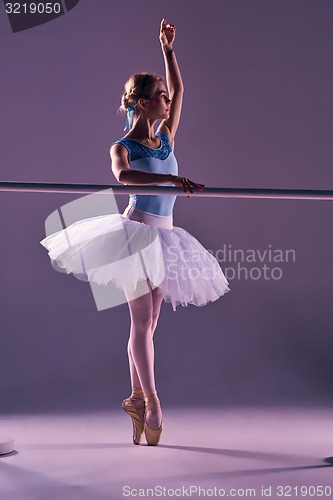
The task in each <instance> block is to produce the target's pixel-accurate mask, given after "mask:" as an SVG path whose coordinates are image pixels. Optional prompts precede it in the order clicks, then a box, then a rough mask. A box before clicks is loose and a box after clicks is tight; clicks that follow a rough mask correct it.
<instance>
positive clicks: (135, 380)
mask: <svg viewBox="0 0 333 500" xmlns="http://www.w3.org/2000/svg"><path fill="white" fill-rule="evenodd" d="M152 298H153V318H152V335H153V336H154V333H155V330H156V327H157V322H158V318H159V315H160V311H161V305H162V301H163V295H161V294H159V293H157V288H154V290H152ZM127 354H128V361H129V368H130V377H131V384H132V387H137V388H141V389H142V387H141V383H140V379H139V376H138V372H137V370H136V366H135V363H134V359H133V355H132V351H131V343H130V338H129V339H128V344H127Z"/></svg>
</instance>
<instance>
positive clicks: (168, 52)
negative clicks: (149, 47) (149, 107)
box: [158, 17, 184, 148]
mask: <svg viewBox="0 0 333 500" xmlns="http://www.w3.org/2000/svg"><path fill="white" fill-rule="evenodd" d="M175 36H176V27H175V26H174V25H173V24H166V17H164V18H163V19H162V21H161V28H160V42H161V47H162V52H163V56H164V63H165V73H166V83H167V87H168V92H169V97H170V99H171V101H172V102H171V104H170V115H169V117H168V118H167V119H164V120H162V122H161V124H160V126H159V127H158V130H160V131H161V132H164V133H165V134H167V135H168V136H169V138H170V142H171V145H172V148H173V147H174V138H175V135H176V132H177V128H178V124H179V120H180V115H181V111H182V104H183V93H184V85H183V80H182V77H181V74H180V70H179V66H178V63H177V59H176V55H175V53H174V51H173V48H172V47H173V42H174V40H175Z"/></svg>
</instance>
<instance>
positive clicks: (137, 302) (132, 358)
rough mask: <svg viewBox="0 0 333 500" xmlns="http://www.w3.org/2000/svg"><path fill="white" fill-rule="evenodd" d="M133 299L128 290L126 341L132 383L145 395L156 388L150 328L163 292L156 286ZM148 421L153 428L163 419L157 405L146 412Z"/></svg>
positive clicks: (155, 323) (152, 329)
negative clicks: (128, 329)
mask: <svg viewBox="0 0 333 500" xmlns="http://www.w3.org/2000/svg"><path fill="white" fill-rule="evenodd" d="M147 284H148V287H149V290H150V292H149V293H147V294H145V295H142V296H141V297H138V298H135V299H133V298H132V297H131V296H130V295H129V294H126V296H127V298H128V305H129V309H130V315H131V332H130V338H129V342H128V349H127V350H128V356H129V364H130V373H131V382H132V387H141V388H142V389H143V391H144V393H145V395H146V396H148V395H150V394H151V393H153V392H154V391H155V377H154V344H153V332H154V330H155V328H156V325H157V320H158V315H159V312H160V307H161V302H162V299H163V296H162V295H160V294H157V293H156V289H154V290H151V287H150V284H149V282H148V281H147ZM148 413H149V415H147V422H148V424H149V425H150V426H151V427H152V428H156V429H157V428H159V427H160V425H161V420H162V412H161V410H160V408H158V409H156V410H155V409H154V410H152V411H149V412H148Z"/></svg>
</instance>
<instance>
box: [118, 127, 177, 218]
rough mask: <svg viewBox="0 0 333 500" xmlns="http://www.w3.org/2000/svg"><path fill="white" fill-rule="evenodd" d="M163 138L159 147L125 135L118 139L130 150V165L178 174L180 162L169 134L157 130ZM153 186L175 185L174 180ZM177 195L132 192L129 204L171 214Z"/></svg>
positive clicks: (156, 171)
mask: <svg viewBox="0 0 333 500" xmlns="http://www.w3.org/2000/svg"><path fill="white" fill-rule="evenodd" d="M156 136H157V137H160V139H161V146H160V147H159V148H157V149H154V148H149V147H148V146H144V145H143V144H141V142H139V141H137V140H135V139H131V138H129V137H123V138H122V139H119V140H118V141H116V143H120V144H122V145H123V146H125V148H126V149H127V151H128V155H129V167H130V168H135V169H137V170H143V171H145V172H154V173H158V174H174V175H178V164H177V160H176V157H175V155H174V152H173V151H172V147H171V144H170V141H169V138H168V136H167V135H166V134H165V133H164V132H160V131H158V132H156ZM150 185H151V186H153V185H154V186H173V184H172V182H163V183H161V184H150ZM176 198H177V196H171V195H170V196H160V195H156V194H152V195H146V194H130V195H129V205H130V206H134V207H135V208H137V209H139V210H144V211H145V212H150V213H152V214H155V215H171V214H172V211H173V206H174V204H175V201H176Z"/></svg>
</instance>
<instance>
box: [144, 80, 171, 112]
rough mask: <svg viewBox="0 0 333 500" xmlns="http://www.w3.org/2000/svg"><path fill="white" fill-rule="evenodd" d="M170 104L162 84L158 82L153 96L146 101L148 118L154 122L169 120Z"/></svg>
mask: <svg viewBox="0 0 333 500" xmlns="http://www.w3.org/2000/svg"><path fill="white" fill-rule="evenodd" d="M170 104H171V100H170V99H169V97H168V95H167V91H166V88H165V85H164V83H163V82H159V84H158V86H157V89H156V91H155V94H154V95H153V96H152V97H151V98H150V99H149V101H148V107H147V112H148V115H149V118H152V119H154V120H158V119H160V118H162V119H166V118H169V115H170Z"/></svg>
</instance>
